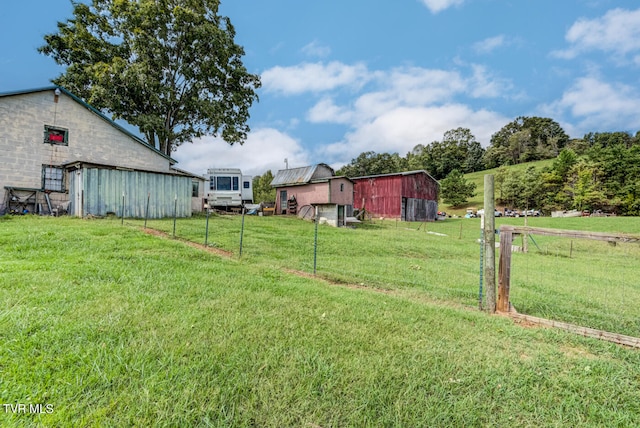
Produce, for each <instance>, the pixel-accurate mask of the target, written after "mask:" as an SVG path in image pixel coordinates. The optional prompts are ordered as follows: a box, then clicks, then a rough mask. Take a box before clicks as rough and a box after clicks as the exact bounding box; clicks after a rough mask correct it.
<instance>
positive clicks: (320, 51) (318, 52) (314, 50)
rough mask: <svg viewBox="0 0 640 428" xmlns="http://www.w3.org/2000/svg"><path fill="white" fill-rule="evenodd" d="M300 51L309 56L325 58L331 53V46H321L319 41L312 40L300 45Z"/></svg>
mask: <svg viewBox="0 0 640 428" xmlns="http://www.w3.org/2000/svg"><path fill="white" fill-rule="evenodd" d="M302 53H304V54H305V55H307V56H311V57H316V58H325V57H327V56H329V55H330V54H331V48H330V47H329V46H323V45H321V44H320V42H319V41H317V40H314V41H313V42H311V43H309V44H307V45H305V46H303V47H302Z"/></svg>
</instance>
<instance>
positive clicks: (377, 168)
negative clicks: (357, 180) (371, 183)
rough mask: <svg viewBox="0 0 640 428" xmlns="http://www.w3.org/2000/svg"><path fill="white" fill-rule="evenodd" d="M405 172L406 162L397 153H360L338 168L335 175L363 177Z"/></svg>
mask: <svg viewBox="0 0 640 428" xmlns="http://www.w3.org/2000/svg"><path fill="white" fill-rule="evenodd" d="M405 170H406V160H405V159H403V158H401V157H400V156H399V155H398V154H397V153H391V154H389V153H376V152H373V151H369V152H362V153H360V155H358V157H357V158H355V159H351V163H349V164H348V165H345V166H343V167H342V168H340V169H339V170H338V171H337V172H336V175H344V176H346V177H362V176H365V175H379V174H392V173H396V172H401V171H405Z"/></svg>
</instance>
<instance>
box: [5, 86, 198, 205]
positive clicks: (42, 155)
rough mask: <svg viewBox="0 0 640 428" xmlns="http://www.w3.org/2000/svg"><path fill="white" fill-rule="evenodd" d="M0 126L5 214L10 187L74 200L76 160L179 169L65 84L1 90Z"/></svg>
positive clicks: (61, 200) (54, 200) (55, 200)
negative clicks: (72, 172)
mask: <svg viewBox="0 0 640 428" xmlns="http://www.w3.org/2000/svg"><path fill="white" fill-rule="evenodd" d="M0 129H2V133H0V156H1V159H2V161H1V162H0V214H1V213H3V210H6V207H5V206H3V205H4V204H5V201H6V196H7V195H6V193H7V191H8V190H7V189H6V188H5V187H13V188H26V189H41V190H49V191H47V192H46V194H47V195H48V196H49V198H50V200H51V204H52V205H57V204H60V203H64V202H66V201H68V193H69V188H68V186H69V182H70V180H69V177H68V174H69V172H68V171H67V170H66V169H65V167H64V166H65V164H69V163H71V162H88V163H95V164H100V165H110V166H113V167H117V168H130V169H134V170H144V171H151V172H160V173H165V174H169V173H171V174H175V171H174V170H172V165H173V164H175V163H176V161H175V160H173V159H171V158H170V157H169V156H166V155H164V154H163V153H161V152H160V151H158V150H156V149H155V148H153V147H151V146H150V145H148V144H146V143H145V142H144V141H143V140H141V139H139V138H138V137H136V136H135V135H133V134H131V133H130V132H128V131H127V130H125V129H124V128H122V127H121V126H119V125H117V124H116V123H114V122H112V121H111V120H110V119H108V118H107V117H105V116H104V115H102V114H101V113H100V112H98V111H97V110H95V109H93V108H92V107H91V106H89V105H88V104H86V103H84V102H83V101H82V100H80V99H79V98H77V97H75V96H74V95H73V94H71V93H70V92H68V91H66V90H64V89H63V88H56V87H50V88H43V89H36V90H30V91H23V92H13V93H6V94H0ZM40 196H41V197H42V195H40ZM189 196H191V195H189ZM38 202H43V201H38Z"/></svg>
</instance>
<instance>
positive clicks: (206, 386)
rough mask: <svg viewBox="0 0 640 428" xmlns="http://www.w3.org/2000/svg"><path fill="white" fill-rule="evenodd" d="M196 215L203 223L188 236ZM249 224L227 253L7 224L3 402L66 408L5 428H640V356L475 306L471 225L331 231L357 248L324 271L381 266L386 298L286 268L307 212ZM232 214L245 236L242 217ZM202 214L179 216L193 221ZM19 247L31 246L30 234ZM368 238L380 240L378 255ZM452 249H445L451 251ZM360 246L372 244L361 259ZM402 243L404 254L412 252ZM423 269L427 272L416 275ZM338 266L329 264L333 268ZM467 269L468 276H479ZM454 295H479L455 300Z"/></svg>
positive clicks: (114, 234)
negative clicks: (260, 232)
mask: <svg viewBox="0 0 640 428" xmlns="http://www.w3.org/2000/svg"><path fill="white" fill-rule="evenodd" d="M201 220H202V219H193V223H192V224H193V229H194V231H195V230H199V228H200V224H198V223H197V222H198V221H201ZM252 220H257V218H253V219H250V220H249V221H248V222H247V223H246V224H245V226H246V227H247V231H246V232H247V235H246V236H245V239H246V241H245V242H247V247H246V248H245V251H244V252H243V257H242V258H240V257H238V256H239V254H238V252H237V249H236V247H235V246H236V245H237V243H238V242H239V240H238V238H239V236H238V234H237V233H236V232H233V233H232V228H231V227H230V228H229V229H228V230H227V231H226V232H224V233H222V227H223V225H222V224H216V225H215V226H217V227H218V230H219V231H220V234H219V236H220V238H219V239H218V238H217V237H216V239H218V241H219V244H218V245H220V247H221V248H226V249H228V250H230V251H234V252H235V257H234V258H225V257H220V256H218V255H215V254H212V253H209V252H207V251H203V250H200V249H197V248H193V247H191V246H188V245H186V244H185V243H183V242H181V241H180V240H173V239H162V238H158V237H155V236H151V235H148V234H145V233H144V232H142V231H141V230H139V228H138V227H137V226H135V227H133V225H134V224H135V223H134V222H126V223H125V226H124V227H122V226H121V225H120V223H119V222H116V221H86V220H78V219H64V218H62V219H53V218H38V217H25V218H15V219H12V220H11V221H5V222H3V223H2V226H1V227H0V248H1V249H2V252H1V253H0V257H1V258H0V289H1V290H2V294H1V296H2V297H1V298H0V340H1V341H2V344H3V345H2V347H1V348H0V394H1V396H2V400H1V401H2V402H3V403H51V404H53V405H54V411H53V413H51V414H42V415H34V414H14V413H11V412H8V413H2V414H0V421H2V423H3V425H7V426H24V425H30V424H38V423H39V424H42V425H45V426H75V425H79V426H322V427H328V426H512V425H515V426H530V425H541V426H549V425H552V426H553V425H564V426H603V425H604V426H607V425H608V426H633V425H637V424H638V423H639V422H640V407H639V404H638V403H640V396H639V395H640V393H639V392H638V391H640V388H639V387H640V385H639V383H640V369H639V368H638V367H640V364H639V363H640V359H639V357H638V352H637V351H635V350H631V349H626V348H622V347H619V346H616V345H612V344H608V343H602V342H598V341H595V340H590V339H585V338H581V337H576V336H573V335H570V334H566V333H563V332H559V331H555V330H547V329H538V328H523V327H522V326H519V325H515V324H513V323H512V322H511V321H510V320H508V319H505V318H501V317H491V316H488V315H486V314H484V313H482V312H479V311H477V310H475V309H473V306H474V305H473V303H474V302H473V299H471V301H469V300H468V298H467V297H466V290H467V289H469V290H472V291H473V293H472V294H474V292H475V291H477V290H476V289H475V287H476V282H475V279H477V277H476V276H475V275H473V271H474V269H475V262H476V261H477V260H476V259H475V258H474V257H475V256H474V254H475V253H476V250H477V248H478V247H477V245H476V244H477V243H476V242H475V241H474V239H475V238H474V236H477V228H476V226H477V225H472V224H471V223H468V225H469V228H470V229H469V231H468V232H467V231H465V232H464V236H463V238H458V236H457V235H456V236H455V238H454V237H452V235H454V234H453V233H451V232H447V229H445V228H446V227H453V229H454V230H455V231H456V232H458V231H459V227H458V224H451V225H450V226H447V224H446V222H443V223H445V224H442V225H440V226H438V225H429V230H433V231H435V230H436V229H435V228H436V227H442V229H440V231H441V232H447V233H446V234H447V236H438V235H430V234H428V233H427V232H426V231H424V230H423V229H421V230H420V231H417V230H416V229H415V227H417V225H407V226H408V227H407V229H405V228H403V227H402V226H403V225H399V227H398V228H397V229H396V228H395V225H393V224H389V225H385V224H382V225H373V226H369V227H368V229H362V230H354V231H341V230H337V229H335V230H334V229H330V228H321V233H322V235H321V236H322V238H321V239H326V240H329V239H333V238H335V240H336V241H339V242H335V243H333V244H332V245H333V246H334V247H332V249H333V250H334V251H335V252H336V253H337V252H338V250H340V251H346V253H344V254H335V260H334V259H333V258H332V257H334V256H332V255H331V254H329V255H328V254H327V253H320V254H319V258H318V261H319V262H320V261H322V263H320V266H323V267H322V269H325V270H322V269H321V271H320V273H321V275H320V276H336V277H341V278H344V279H345V282H347V283H348V284H358V283H359V281H360V280H361V278H363V277H364V276H366V275H367V274H368V273H367V272H366V270H367V269H372V270H373V273H370V274H369V275H371V276H370V280H371V282H372V283H376V284H377V285H378V286H379V287H377V288H384V289H385V290H386V292H384V293H381V292H378V291H376V290H377V288H376V287H372V289H366V288H350V287H342V286H335V285H332V284H330V283H327V282H325V281H322V280H320V279H314V278H309V277H302V276H297V275H292V274H289V273H287V271H286V270H285V269H284V268H285V267H289V268H292V269H293V268H296V267H298V268H299V267H303V268H307V267H309V262H308V259H307V257H308V255H309V254H312V253H313V247H312V242H313V241H311V244H309V242H306V241H305V240H303V239H300V241H303V243H299V244H296V245H293V246H291V247H288V246H286V243H287V242H288V241H289V240H291V239H294V238H295V236H299V235H301V234H302V232H304V236H305V238H308V237H309V236H310V237H311V238H313V227H310V225H309V224H308V223H304V222H300V221H297V220H293V219H285V220H284V221H283V222H280V219H275V220H276V221H278V223H276V222H275V221H274V222H271V223H267V222H265V223H258V222H253V221H252ZM262 220H265V219H262ZM268 220H272V219H268ZM296 221H297V222H296ZM222 222H224V224H229V225H234V224H235V226H234V227H235V228H236V229H235V230H236V231H239V229H237V226H238V224H239V223H238V219H235V218H234V219H229V220H227V219H224V220H221V223H222ZM154 223H155V222H154ZM157 224H158V225H163V224H165V223H163V222H157ZM167 224H168V225H169V229H167V230H168V231H169V232H171V226H172V225H171V224H170V222H169V223H167ZM189 224H190V221H189V220H187V221H180V222H179V224H178V227H179V228H180V229H179V230H183V231H184V230H188V229H187V226H188V225H189ZM263 224H264V225H265V226H266V225H268V226H270V227H272V228H273V231H275V232H277V233H279V234H281V235H284V234H285V232H286V231H287V230H286V229H287V228H288V227H289V226H291V233H292V234H293V235H294V236H289V237H288V239H287V238H285V237H280V238H279V241H277V242H279V243H280V244H281V245H280V246H279V247H270V246H269V244H270V243H271V242H272V239H271V238H270V236H269V235H270V234H269V233H267V232H264V235H263V238H261V240H258V239H256V238H255V236H252V235H250V233H249V232H251V231H255V235H257V231H258V230H259V229H261V227H260V226H261V225H263ZM155 226H156V225H155V224H154V227H155ZM276 226H277V227H276ZM464 226H465V227H466V226H467V224H465V225H464ZM471 226H473V227H471ZM264 229H266V227H265V228H264ZM309 229H310V230H311V234H308V230H309ZM342 232H348V233H345V234H344V235H340V234H339V233H342ZM361 232H363V233H361ZM369 232H371V236H375V239H372V241H379V240H382V241H386V242H387V243H388V245H385V244H384V243H382V244H380V243H378V242H371V243H368V241H367V236H369V235H367V234H366V233H369ZM194 233H195V232H194ZM334 233H335V235H333V234H334ZM181 236H183V235H181ZM225 236H227V238H224V237H225ZM338 237H339V238H343V237H344V239H343V240H338ZM447 237H449V238H450V239H451V241H453V242H454V243H448V241H447V240H446V239H447ZM21 239H24V240H26V242H28V243H29V244H28V245H27V244H20V243H18V242H16V241H19V240H21ZM253 239H255V241H254V242H252V240H253ZM392 239H395V240H396V241H394V242H393V243H391V240H392ZM400 240H402V242H400ZM194 241H199V238H198V239H194ZM458 241H461V242H459V243H457V242H458ZM321 242H322V241H321ZM330 242H333V241H330ZM61 243H62V245H61ZM463 243H464V244H463ZM369 244H370V245H369ZM225 245H226V246H227V247H225ZM326 245H328V243H326ZM457 245H460V248H458V249H456V248H457ZM252 246H253V247H252ZM367 246H369V247H370V248H375V250H367V251H364V248H366V247H367ZM439 246H440V247H446V248H443V249H442V250H441V252H438V247H439ZM360 247H362V248H363V251H364V252H365V255H364V256H362V257H361V258H353V259H352V258H350V256H349V255H350V253H357V249H358V248H360ZM466 247H469V248H466ZM286 248H292V250H290V251H289V250H286ZM384 249H386V250H387V251H386V252H385V251H383V250H384ZM375 251H380V253H379V254H378V260H376V259H375V256H376V254H375ZM270 252H271V253H275V252H277V253H278V254H280V257H281V258H280V259H277V260H275V259H274V258H272V257H270ZM405 253H406V254H407V255H408V256H409V257H408V260H409V261H408V262H407V261H403V260H400V259H402V258H403V257H402V254H405ZM422 254H426V255H427V256H422ZM456 256H458V257H459V258H460V259H462V258H464V257H471V261H469V260H467V264H472V265H473V266H469V267H467V268H465V269H463V270H462V274H460V273H458V272H457V271H455V270H453V269H456V266H457V265H456V264H455V263H460V264H461V265H462V264H463V262H462V260H458V261H455V260H450V259H451V258H455V257H456ZM354 257H355V256H354ZM396 259H398V260H397V267H396V266H391V265H392V264H394V263H396ZM345 260H352V261H351V262H350V263H344V261H345ZM354 260H355V261H354ZM285 261H287V262H288V261H290V262H291V264H292V265H293V266H288V263H285ZM436 262H437V263H436ZM323 263H324V264H323ZM414 264H416V265H419V266H420V267H421V269H410V267H411V266H412V265H414ZM334 265H335V266H337V267H338V268H337V270H335V271H334V270H333V268H331V269H329V268H327V266H334ZM384 265H387V266H386V267H385V266H384ZM435 266H440V267H438V268H436V267H435ZM403 267H404V269H405V270H406V271H407V272H405V270H403ZM374 268H375V269H374ZM361 270H362V271H361ZM403 272H405V273H404V274H403ZM465 272H467V274H468V275H470V276H474V281H473V283H472V284H466V281H467V280H466V279H465V276H464V273H465ZM399 273H400V274H401V275H403V276H402V277H400V278H397V279H396V280H393V279H392V278H393V277H394V276H395V275H398V274H399ZM16 275H17V277H18V278H20V279H19V280H16V279H15V278H16ZM412 275H415V278H413V277H412ZM434 275H438V277H437V278H432V276H434ZM25 278H26V279H27V280H28V281H25V282H23V279H25ZM412 278H413V279H412ZM365 285H368V284H365ZM451 289H453V290H454V291H455V290H460V291H462V290H464V291H465V293H460V294H461V295H460V296H458V297H456V293H455V292H452V291H451ZM470 292H471V291H470ZM462 294H465V296H463V295H462ZM438 302H443V303H445V302H446V303H447V304H442V303H438Z"/></svg>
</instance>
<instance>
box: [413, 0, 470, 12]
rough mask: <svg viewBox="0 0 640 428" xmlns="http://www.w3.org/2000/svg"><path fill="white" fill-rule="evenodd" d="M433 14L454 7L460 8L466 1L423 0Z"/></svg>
mask: <svg viewBox="0 0 640 428" xmlns="http://www.w3.org/2000/svg"><path fill="white" fill-rule="evenodd" d="M421 1H422V3H424V5H425V6H427V8H429V10H430V11H431V13H438V12H441V11H443V10H445V9H448V8H450V7H452V6H459V5H461V4H462V3H464V0H421Z"/></svg>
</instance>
